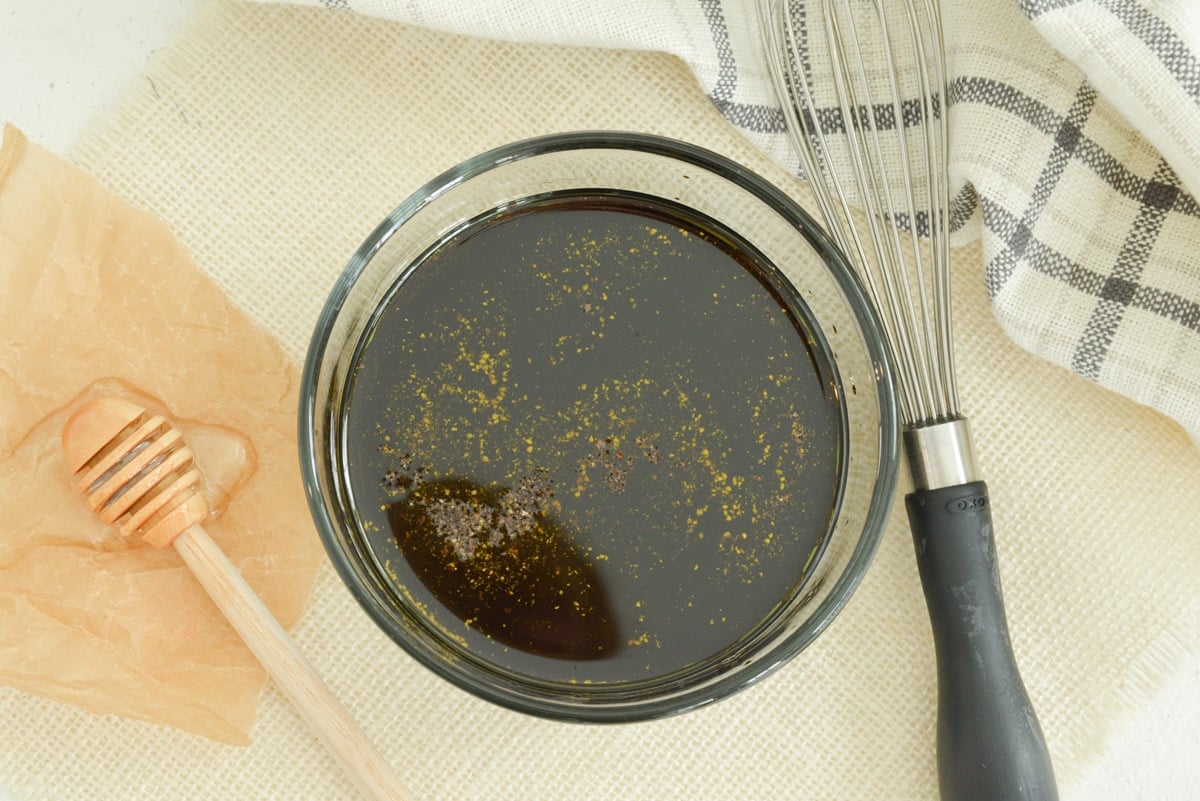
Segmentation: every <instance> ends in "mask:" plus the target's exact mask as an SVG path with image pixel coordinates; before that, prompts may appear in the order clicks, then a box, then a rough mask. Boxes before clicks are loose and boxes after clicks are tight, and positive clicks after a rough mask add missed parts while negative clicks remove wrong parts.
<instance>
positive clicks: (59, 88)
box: [0, 0, 1200, 801]
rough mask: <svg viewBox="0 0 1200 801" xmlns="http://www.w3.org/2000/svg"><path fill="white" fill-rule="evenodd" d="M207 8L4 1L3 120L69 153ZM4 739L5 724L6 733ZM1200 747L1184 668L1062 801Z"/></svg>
mask: <svg viewBox="0 0 1200 801" xmlns="http://www.w3.org/2000/svg"><path fill="white" fill-rule="evenodd" d="M203 2H204V0H108V2H105V3H93V2H87V1H86V0H46V2H42V3H27V2H21V1H20V0H0V119H3V120H5V121H8V122H11V123H13V124H15V125H16V126H17V127H19V128H21V129H22V130H23V131H24V132H25V133H26V134H27V135H28V136H29V137H30V138H31V139H33V140H34V141H36V142H38V143H40V144H42V145H44V146H46V147H48V148H50V149H51V150H54V151H56V152H60V153H65V152H66V151H68V150H69V149H70V147H71V145H72V143H73V142H74V140H75V137H76V135H77V133H78V132H79V131H80V130H81V129H82V128H83V127H84V126H86V125H87V124H88V122H90V121H91V120H92V119H94V118H95V117H96V115H97V114H99V113H101V112H102V111H103V110H104V108H105V106H106V105H107V104H108V103H110V102H111V101H112V100H113V98H115V97H116V96H118V95H119V94H120V92H121V91H122V90H123V88H124V87H126V86H127V85H128V84H129V83H130V82H131V81H133V80H135V79H136V78H137V76H138V75H139V74H140V72H141V71H142V69H143V66H144V65H145V63H146V59H147V58H148V57H149V56H150V55H151V54H153V53H154V51H155V50H156V49H158V48H160V47H162V46H163V45H164V44H166V43H167V42H169V41H170V40H171V38H172V37H173V36H174V35H175V33H176V31H177V30H178V29H179V27H180V26H181V25H184V24H186V22H187V20H188V18H189V17H190V16H191V15H192V14H193V13H194V11H195V10H196V8H198V7H199V6H200V4H201V3H203ZM1079 680H1080V681H1086V680H1087V678H1086V677H1085V676H1080V677H1079ZM6 729H8V727H6V726H5V724H4V722H3V721H0V732H5V730H6ZM7 733H8V734H13V732H11V730H9V731H8V732H7ZM2 742H3V741H2V740H0V760H3V759H4V757H5V754H4V749H3V744H2ZM1197 742H1200V663H1198V664H1191V665H1188V666H1186V667H1185V668H1184V669H1183V670H1181V671H1180V673H1179V674H1177V676H1176V677H1175V679H1174V680H1173V681H1171V682H1170V683H1169V684H1168V685H1167V686H1166V687H1164V688H1163V690H1162V692H1161V693H1160V695H1159V696H1158V697H1157V699H1156V700H1155V701H1154V702H1153V703H1151V704H1150V705H1148V706H1147V707H1146V708H1145V709H1143V710H1141V711H1140V712H1139V713H1138V714H1137V715H1135V716H1134V717H1133V718H1132V719H1131V720H1130V721H1129V722H1128V723H1127V724H1126V725H1125V726H1124V727H1123V728H1122V729H1121V730H1119V731H1116V732H1113V733H1111V734H1110V735H1109V736H1107V737H1106V739H1105V742H1104V750H1103V753H1102V756H1101V757H1100V758H1099V759H1098V760H1097V763H1096V764H1095V766H1094V767H1093V768H1092V769H1091V770H1090V771H1089V772H1088V773H1087V775H1086V776H1085V778H1084V780H1083V782H1082V783H1081V784H1079V785H1076V786H1075V787H1073V788H1070V792H1069V793H1067V792H1065V789H1066V788H1064V793H1063V796H1064V799H1070V801H1118V800H1119V801H1132V800H1133V799H1159V800H1160V801H1192V799H1195V798H1200V764H1198V762H1197V760H1196V758H1195V753H1196V743H1197ZM81 758H85V757H84V756H83V755H81ZM10 799H11V801H20V799H18V798H16V797H14V796H13V795H12V791H11V789H6V788H4V787H0V801H10Z"/></svg>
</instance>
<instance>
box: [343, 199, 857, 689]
mask: <svg viewBox="0 0 1200 801" xmlns="http://www.w3.org/2000/svg"><path fill="white" fill-rule="evenodd" d="M773 274H774V271H773V268H772V267H771V266H769V265H766V264H764V263H762V260H761V259H760V258H759V257H757V256H756V254H755V253H754V252H753V251H751V250H750V249H749V248H748V247H746V246H744V244H743V243H741V242H740V241H739V240H738V238H737V237H735V236H734V235H732V234H731V233H730V232H728V231H724V230H722V229H720V228H719V227H718V226H717V225H716V224H715V223H714V222H713V221H711V220H707V219H701V218H699V217H698V216H697V215H695V213H694V212H687V211H685V210H683V209H680V208H676V207H674V206H668V205H666V204H664V203H662V202H660V201H655V202H653V203H651V202H648V201H647V200H645V199H643V198H641V197H633V196H628V195H596V194H592V195H586V196H581V195H553V196H550V197H548V198H545V199H543V200H540V201H537V202H532V203H529V204H526V205H525V206H523V207H521V208H518V209H516V210H512V209H510V210H506V211H504V212H502V213H497V214H495V215H492V216H490V217H488V218H486V219H483V220H480V221H477V222H475V223H473V224H472V225H470V226H467V227H466V228H465V229H464V230H462V231H461V232H459V233H458V234H457V235H455V236H453V237H452V238H450V239H449V240H448V241H446V242H445V243H442V244H441V245H440V246H438V247H436V248H435V249H433V250H432V251H431V252H430V253H429V255H428V256H427V257H425V258H424V259H423V260H422V261H421V262H420V263H419V265H418V266H417V268H415V269H412V270H410V271H409V272H408V273H407V274H406V275H405V276H404V277H403V278H402V280H401V281H400V282H399V283H398V285H397V287H396V289H395V290H394V291H393V293H392V295H391V297H389V298H388V299H387V300H386V301H385V302H384V303H383V304H382V305H381V306H380V308H379V309H378V310H377V316H376V319H375V320H374V321H373V322H372V325H371V326H370V327H369V330H368V333H367V334H366V335H365V336H364V338H363V341H362V343H361V344H360V351H359V353H358V354H357V356H356V369H355V370H354V372H353V374H352V377H351V381H350V386H349V388H348V392H347V398H348V400H347V404H346V407H345V409H344V424H345V430H346V445H345V452H346V454H347V465H346V472H347V474H348V478H349V485H350V489H351V493H352V496H353V501H354V511H355V514H356V516H357V517H358V520H359V523H360V525H361V527H362V530H363V532H364V533H365V535H366V538H367V541H368V543H369V545H370V547H371V549H372V551H373V553H374V554H375V557H376V559H377V560H378V562H379V564H380V566H381V568H382V569H383V570H384V571H386V573H387V574H388V576H390V580H391V581H393V582H394V583H395V585H396V586H397V587H398V589H399V591H400V593H401V595H402V596H403V597H405V598H406V599H407V603H409V604H410V605H411V606H412V607H413V608H414V609H415V610H417V611H418V612H419V614H421V615H423V616H424V619H426V620H427V621H428V622H429V625H430V626H431V628H432V629H434V630H436V631H440V632H441V633H442V634H443V635H444V636H445V637H446V638H447V639H449V640H451V641H453V642H455V643H457V647H461V648H464V649H466V650H468V651H470V652H471V653H473V654H474V655H475V656H476V657H477V658H480V659H483V660H485V661H488V662H491V663H494V664H495V665H497V666H499V667H501V668H502V669H506V670H511V671H514V672H517V673H520V674H525V675H530V676H533V677H537V678H541V679H547V680H552V681H564V682H597V683H600V682H623V681H635V680H639V679H646V678H652V677H660V676H664V675H667V674H671V673H674V672H676V671H679V670H681V669H684V668H687V667H689V666H691V665H694V664H696V663H699V662H703V661H704V660H708V659H712V658H716V657H719V656H721V655H723V654H728V653H729V652H730V650H731V649H732V648H735V647H736V645H737V643H738V642H739V641H742V640H744V639H745V637H746V636H747V635H749V634H750V633H751V632H753V631H754V630H756V629H757V628H759V627H760V626H761V625H763V624H764V622H765V621H767V620H769V619H770V618H771V616H772V614H774V613H775V612H776V611H777V610H778V609H779V608H780V606H781V605H782V604H784V603H785V602H786V601H787V600H788V599H789V598H790V597H792V596H793V595H794V594H795V593H796V592H797V591H798V589H799V588H800V586H801V585H802V584H803V582H804V580H805V578H806V576H807V575H808V572H809V571H810V570H811V567H812V565H813V564H814V563H815V561H816V559H817V557H818V555H819V552H820V549H821V546H822V544H823V543H824V540H825V537H826V536H827V534H828V530H829V527H830V525H831V522H832V519H833V517H834V513H835V509H836V504H837V499H838V497H839V490H840V476H841V471H840V460H841V459H842V458H843V440H844V434H843V426H844V422H843V416H842V409H841V405H840V401H839V399H838V395H837V388H836V382H835V380H834V377H833V376H834V372H833V370H832V368H831V366H830V361H829V359H828V357H827V356H826V353H825V349H824V348H823V347H821V346H820V345H819V344H818V340H817V338H816V337H815V335H814V333H813V332H812V331H811V330H810V328H809V324H808V322H807V319H806V318H805V317H804V311H803V308H802V307H801V304H799V303H798V302H796V301H795V299H793V298H792V297H791V296H790V295H789V294H788V293H787V292H785V291H781V290H776V289H775V288H774V286H773V284H772V282H771V281H770V280H768V277H769V276H770V275H773Z"/></svg>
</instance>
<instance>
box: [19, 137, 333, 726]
mask: <svg viewBox="0 0 1200 801" xmlns="http://www.w3.org/2000/svg"><path fill="white" fill-rule="evenodd" d="M0 331H3V332H4V334H3V336H2V337H0V519H2V520H4V521H5V523H4V526H5V529H6V533H5V535H4V536H3V537H0V621H3V623H2V624H0V682H3V683H5V684H9V685H12V686H15V687H18V688H20V689H22V690H25V691H27V692H30V693H35V694H38V695H43V696H46V697H49V698H54V699H57V700H61V701H67V702H70V703H73V704H77V705H79V706H81V707H83V708H85V709H88V710H91V711H93V712H97V713H101V714H118V715H123V716H128V717H133V718H140V719H143V720H149V721H154V722H159V723H166V724H170V725H173V726H178V727H180V728H182V729H186V730H188V731H192V732H196V733H199V734H204V735H206V736H208V737H212V738H214V739H217V740H221V741H223V742H230V743H245V742H248V741H249V732H250V727H251V725H252V724H253V722H254V720H255V712H256V708H257V702H258V696H259V692H260V690H261V689H262V686H263V682H264V680H265V678H266V675H265V673H264V672H263V670H262V669H261V667H259V665H258V663H257V662H256V661H255V660H254V657H253V656H252V655H251V654H250V652H249V651H248V650H247V649H246V647H245V646H244V645H243V644H242V642H241V640H240V639H239V638H238V636H237V634H236V633H235V632H234V631H233V629H232V628H230V627H229V625H228V624H227V623H226V622H225V619H224V618H223V617H222V616H221V613H220V612H219V611H218V610H217V608H216V607H215V606H214V605H213V604H212V603H211V602H210V601H209V599H208V597H207V596H206V595H205V594H204V591H203V590H202V589H201V588H200V585H199V584H198V583H197V582H196V580H195V579H194V577H193V576H192V575H191V573H190V571H189V570H188V569H187V567H186V566H185V565H184V564H183V562H182V560H181V559H180V558H179V556H178V555H177V554H176V553H175V551H174V549H171V548H168V549H165V550H158V549H155V548H152V547H150V546H148V545H146V544H144V543H142V542H140V541H134V540H126V539H123V538H122V537H121V535H120V534H119V533H118V532H117V531H116V529H115V528H112V527H108V526H105V525H103V524H102V523H101V522H100V521H99V520H98V518H96V517H95V516H94V515H93V514H91V513H90V512H88V511H87V510H86V509H85V508H84V506H83V503H82V501H81V500H80V498H79V497H78V495H77V494H76V493H75V490H74V485H73V482H72V481H71V480H70V478H69V476H68V472H67V468H66V466H65V464H64V459H63V456H62V446H61V434H62V426H63V423H64V421H65V420H66V417H67V415H68V414H69V412H70V411H71V410H72V409H73V408H75V407H76V406H78V405H79V404H80V403H81V402H82V401H84V400H86V399H87V398H90V397H94V396H95V395H97V394H101V393H106V394H116V395H121V396H125V397H130V398H131V399H133V400H136V401H138V402H140V403H142V404H143V405H145V406H147V407H148V408H150V409H151V410H153V411H156V412H165V413H166V414H168V415H170V416H171V418H172V419H173V420H174V421H175V422H176V423H177V424H178V425H179V426H180V428H181V430H182V433H183V434H184V437H185V441H187V442H188V443H189V444H190V445H191V446H192V447H193V449H194V450H196V453H197V461H198V463H199V465H200V467H201V469H202V470H203V471H204V472H205V474H206V477H207V479H208V483H209V487H208V491H209V494H210V496H211V500H212V501H213V504H214V508H215V516H214V519H213V520H212V521H211V523H206V528H207V529H208V530H209V532H210V533H211V534H212V535H213V538H214V539H215V540H216V541H217V542H218V543H219V544H220V546H221V547H222V549H223V550H224V551H225V552H226V553H227V554H228V555H229V557H230V558H231V559H232V560H233V561H234V563H235V564H237V565H238V566H239V568H240V569H241V571H242V573H243V574H244V575H245V576H246V578H247V580H248V581H249V582H250V583H251V585H252V586H253V587H254V588H255V589H256V590H257V591H258V592H259V593H260V595H262V597H263V599H264V601H265V602H266V603H267V605H268V606H269V607H270V608H271V609H273V610H274V611H275V613H276V615H277V616H278V617H279V618H280V620H281V621H282V622H283V623H284V624H285V625H289V624H291V623H293V622H294V621H295V620H296V618H297V617H298V616H299V614H300V612H301V610H302V609H303V607H304V603H305V600H306V599H307V597H308V594H309V592H310V590H311V588H312V584H313V581H314V579H315V575H316V570H317V567H318V564H319V561H320V545H319V541H318V540H317V537H316V535H315V533H314V532H313V530H312V523H311V522H310V519H309V517H308V514H307V510H306V506H305V503H304V498H303V495H302V493H301V491H300V490H301V487H300V481H299V470H298V463H297V458H296V453H295V450H296V445H295V413H296V412H295V410H296V384H297V376H296V369H295V367H294V366H293V365H292V363H291V362H290V361H289V360H288V359H287V358H286V357H285V356H284V354H283V353H282V351H281V350H280V349H279V347H278V346H277V345H276V344H275V342H274V341H273V340H272V339H271V337H270V336H268V335H267V334H266V333H265V332H263V331H262V330H261V329H260V328H259V327H257V326H256V325H255V324H254V323H252V322H251V321H250V320H249V319H248V318H246V317H245V316H244V315H242V314H241V313H240V312H239V311H237V310H236V309H234V308H233V307H232V306H231V304H230V303H229V301H228V300H226V298H225V296H224V295H223V294H222V293H221V291H220V290H219V289H218V288H217V287H216V286H215V285H214V284H213V283H212V282H211V281H210V280H209V279H208V278H207V277H205V276H204V275H203V274H202V273H201V272H200V271H199V270H198V269H197V268H196V267H195V265H194V264H193V262H192V260H191V258H190V256H189V255H188V253H187V251H186V250H185V249H184V248H183V246H181V245H180V244H179V243H178V242H177V241H176V239H175V237H174V236H173V234H172V233H171V231H170V229H169V228H168V227H167V226H166V225H165V224H164V223H163V222H161V221H160V220H158V219H157V218H155V217H154V216H152V215H151V214H149V213H146V212H144V211H140V210H138V209H135V208H134V207H133V206H131V205H130V204H129V203H127V202H124V201H122V200H121V199H119V198H117V197H116V196H114V195H113V194H111V193H110V192H108V191H107V190H106V189H104V188H103V187H102V186H100V185H99V184H98V183H97V182H96V181H95V180H93V179H92V178H90V177H89V176H88V175H87V174H85V173H84V172H82V171H81V170H79V169H77V168H75V167H73V166H72V165H70V164H68V163H67V162H65V161H63V160H61V159H59V158H57V157H55V156H53V155H51V154H50V153H48V152H46V151H45V150H43V149H41V148H39V147H37V146H36V145H34V144H32V143H30V142H28V141H27V140H26V139H25V137H24V136H23V135H22V134H21V133H20V132H19V131H17V130H16V129H14V128H12V127H8V128H6V129H5V131H4V139H3V144H2V145H0Z"/></svg>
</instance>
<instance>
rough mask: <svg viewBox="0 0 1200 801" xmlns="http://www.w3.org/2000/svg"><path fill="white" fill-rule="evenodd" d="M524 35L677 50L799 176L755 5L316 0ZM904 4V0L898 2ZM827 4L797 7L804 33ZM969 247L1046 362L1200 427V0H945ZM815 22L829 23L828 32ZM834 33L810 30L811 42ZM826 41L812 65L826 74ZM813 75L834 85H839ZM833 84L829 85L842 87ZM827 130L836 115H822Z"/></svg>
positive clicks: (996, 302)
mask: <svg viewBox="0 0 1200 801" xmlns="http://www.w3.org/2000/svg"><path fill="white" fill-rule="evenodd" d="M301 1H302V2H306V3H310V4H313V5H323V6H326V7H329V8H338V9H352V10H355V11H360V12H363V13H367V14H373V15H379V16H384V17H388V18H391V19H396V20H401V21H404V22H409V23H415V24H418V25H423V26H429V27H432V28H437V29H441V30H447V31H453V32H458V33H467V34H478V35H486V36H495V37H499V38H504V39H509V40H514V41H530V42H535V41H536V42H553V43H562V44H576V45H597V46H608V47H621V48H636V49H646V50H660V51H665V52H668V53H673V54H675V55H676V56H678V57H680V58H681V59H682V60H683V61H684V62H685V63H686V64H687V65H688V66H689V67H690V69H691V70H692V72H693V73H694V74H695V76H696V78H697V80H698V82H699V83H700V85H701V86H702V87H703V89H704V92H705V94H706V95H707V96H708V98H709V100H710V101H711V102H712V103H713V105H714V106H715V107H716V108H717V109H718V110H720V112H721V113H722V114H723V115H724V116H725V117H726V118H727V119H728V120H729V121H730V122H731V123H732V124H733V125H734V126H736V127H737V128H738V129H739V130H740V131H742V132H743V133H744V134H745V135H746V136H747V137H748V138H749V139H750V140H751V141H752V142H754V143H755V144H756V145H757V146H759V147H760V148H761V149H762V150H763V151H764V152H766V153H767V154H769V155H770V156H771V157H772V158H774V159H776V160H777V161H779V162H780V163H781V164H784V165H787V166H789V167H790V168H792V169H793V170H794V169H795V166H796V164H795V159H794V157H793V156H792V154H791V153H790V152H789V150H788V145H787V142H786V137H785V134H784V127H783V116H782V114H781V111H780V107H779V103H778V100H777V98H776V97H775V95H774V93H773V92H772V89H771V84H770V81H769V78H768V76H767V74H766V71H765V70H766V66H765V59H764V55H763V51H762V46H761V39H760V35H759V30H758V28H757V23H756V8H755V7H756V0H656V2H654V3H644V2H638V0H605V2H572V3H562V2H556V1H555V0H506V1H505V0H502V1H501V2H455V3H446V2H439V1H438V0H403V2H402V1H401V0H301ZM892 2H895V0H892ZM806 3H812V5H813V6H816V5H817V4H816V2H815V0H791V5H790V8H791V13H793V14H794V15H796V16H797V19H798V21H799V24H801V25H803V24H805V18H806V17H807V18H809V19H814V18H815V13H816V12H815V11H814V10H812V9H807V8H806V5H805V4H806ZM941 5H942V9H943V14H944V17H945V31H946V40H947V51H948V58H949V69H950V75H949V82H950V86H949V95H950V101H951V123H952V126H953V130H952V137H953V139H952V145H951V165H950V166H951V174H952V178H953V181H954V190H955V191H954V198H955V202H954V206H953V210H954V214H955V223H956V225H957V226H958V227H959V228H960V233H959V237H960V239H961V238H962V237H970V238H976V237H977V238H979V239H980V240H981V244H982V252H983V259H982V268H983V271H984V272H985V274H986V280H987V289H988V294H989V296H990V299H991V302H992V307H993V311H994V313H995V314H996V317H997V319H998V320H999V321H1000V324H1001V326H1002V327H1003V328H1004V330H1005V331H1006V333H1007V334H1008V335H1009V336H1010V337H1012V339H1014V340H1015V341H1016V342H1018V343H1019V344H1021V345H1022V346H1024V347H1026V348H1028V349H1029V350H1031V351H1033V352H1035V353H1037V354H1039V355H1041V356H1043V357H1045V358H1047V359H1049V360H1051V361H1053V362H1055V363H1056V364H1060V365H1062V366H1064V367H1067V368H1068V369H1070V370H1072V371H1073V372H1076V373H1078V374H1080V375H1082V376H1084V377H1086V378H1088V379H1090V380H1093V381H1097V382H1099V383H1100V384H1102V385H1104V386H1106V387H1109V388H1111V389H1114V390H1116V391H1118V392H1121V393H1123V394H1125V395H1127V396H1129V397H1131V398H1133V399H1134V400H1137V401H1138V402H1140V403H1144V404H1147V405H1150V406H1153V407H1155V408H1157V409H1159V410H1161V411H1164V412H1166V413H1167V414H1169V415H1171V416H1173V417H1174V418H1176V419H1177V420H1179V421H1180V422H1181V423H1182V424H1183V425H1184V426H1185V427H1186V428H1187V429H1188V430H1189V431H1190V432H1191V434H1192V436H1193V437H1196V436H1197V435H1198V434H1200V265H1198V264H1197V262H1196V260H1195V258H1194V243H1195V242H1196V241H1197V240H1198V239H1200V208H1198V207H1197V204H1196V201H1195V197H1196V196H1197V195H1200V145H1197V144H1196V142H1197V139H1196V136H1195V133H1194V132H1195V131H1196V130H1200V24H1197V22H1196V19H1197V16H1196V13H1195V7H1194V4H1193V3H1191V2H1188V0H1020V2H1017V0H943V2H942V4H941ZM812 27H815V23H812ZM815 36H816V34H815V33H811V32H810V38H815ZM807 41H808V40H803V41H802V42H801V45H800V51H801V52H800V53H799V56H798V57H799V58H800V59H801V60H802V61H803V62H805V63H809V57H810V51H811V50H812V48H811V47H809V46H807ZM813 78H814V80H815V81H816V82H817V83H818V85H820V83H821V80H822V73H821V72H820V71H818V72H816V73H815V74H814V76H813ZM831 81H832V77H831V73H826V74H825V79H824V82H825V83H826V84H828V83H830V82H831ZM824 119H827V120H828V119H837V117H835V116H831V115H824Z"/></svg>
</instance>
